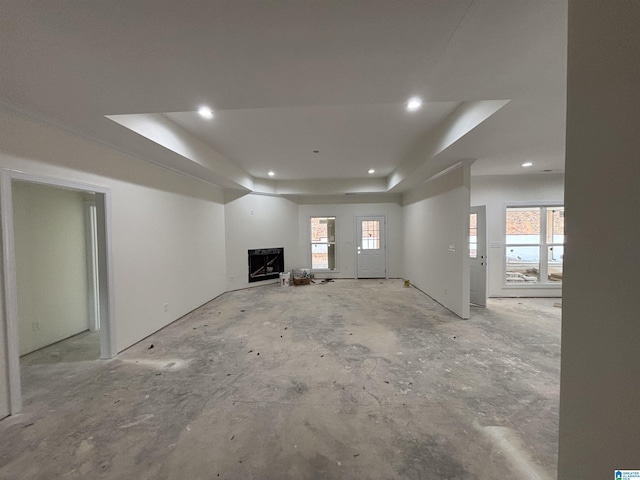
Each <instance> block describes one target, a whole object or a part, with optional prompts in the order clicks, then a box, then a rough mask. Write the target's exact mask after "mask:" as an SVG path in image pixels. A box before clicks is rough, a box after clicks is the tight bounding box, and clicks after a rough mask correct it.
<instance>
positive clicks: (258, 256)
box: [249, 248, 284, 282]
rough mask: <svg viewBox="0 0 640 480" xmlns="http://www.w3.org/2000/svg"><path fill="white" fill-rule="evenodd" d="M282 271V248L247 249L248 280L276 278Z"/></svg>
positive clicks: (256, 280)
mask: <svg viewBox="0 0 640 480" xmlns="http://www.w3.org/2000/svg"><path fill="white" fill-rule="evenodd" d="M281 272H284V248H258V249H255V250H249V282H260V281H262V280H271V279H273V278H278V277H279V276H280V275H279V274H280V273H281Z"/></svg>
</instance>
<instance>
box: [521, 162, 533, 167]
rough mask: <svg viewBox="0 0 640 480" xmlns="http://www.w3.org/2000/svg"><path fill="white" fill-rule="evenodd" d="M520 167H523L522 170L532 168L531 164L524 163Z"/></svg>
mask: <svg viewBox="0 0 640 480" xmlns="http://www.w3.org/2000/svg"><path fill="white" fill-rule="evenodd" d="M522 166H523V167H524V168H529V167H532V166H533V162H524V163H523V164H522Z"/></svg>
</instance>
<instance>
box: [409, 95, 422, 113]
mask: <svg viewBox="0 0 640 480" xmlns="http://www.w3.org/2000/svg"><path fill="white" fill-rule="evenodd" d="M420 107H422V99H421V98H420V97H411V98H410V99H409V101H408V102H407V111H408V112H415V111H416V110H419V109H420Z"/></svg>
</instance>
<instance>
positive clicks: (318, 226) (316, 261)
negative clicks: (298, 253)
mask: <svg viewBox="0 0 640 480" xmlns="http://www.w3.org/2000/svg"><path fill="white" fill-rule="evenodd" d="M310 227H311V268H312V269H313V270H335V269H336V217H311V221H310Z"/></svg>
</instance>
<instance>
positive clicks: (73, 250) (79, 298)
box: [13, 182, 89, 355]
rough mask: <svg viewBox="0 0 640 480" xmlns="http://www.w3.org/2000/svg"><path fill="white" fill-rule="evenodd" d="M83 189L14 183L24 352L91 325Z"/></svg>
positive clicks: (19, 294) (14, 214)
mask: <svg viewBox="0 0 640 480" xmlns="http://www.w3.org/2000/svg"><path fill="white" fill-rule="evenodd" d="M84 208H85V207H84V196H83V194H82V193H79V192H73V191H70V190H63V189H61V188H52V187H49V186H44V185H36V184H31V183H26V182H14V184H13V225H14V235H15V237H14V239H15V258H16V277H17V285H18V318H19V331H20V355H25V354H27V353H29V352H33V351H34V350H37V349H39V348H42V347H44V346H46V345H51V344H52V343H55V342H57V341H59V340H62V339H65V338H67V337H70V336H72V335H75V334H77V333H80V332H83V331H85V330H88V328H89V312H88V304H87V303H88V302H87V299H88V297H87V294H88V286H87V257H86V240H85V212H84Z"/></svg>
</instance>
